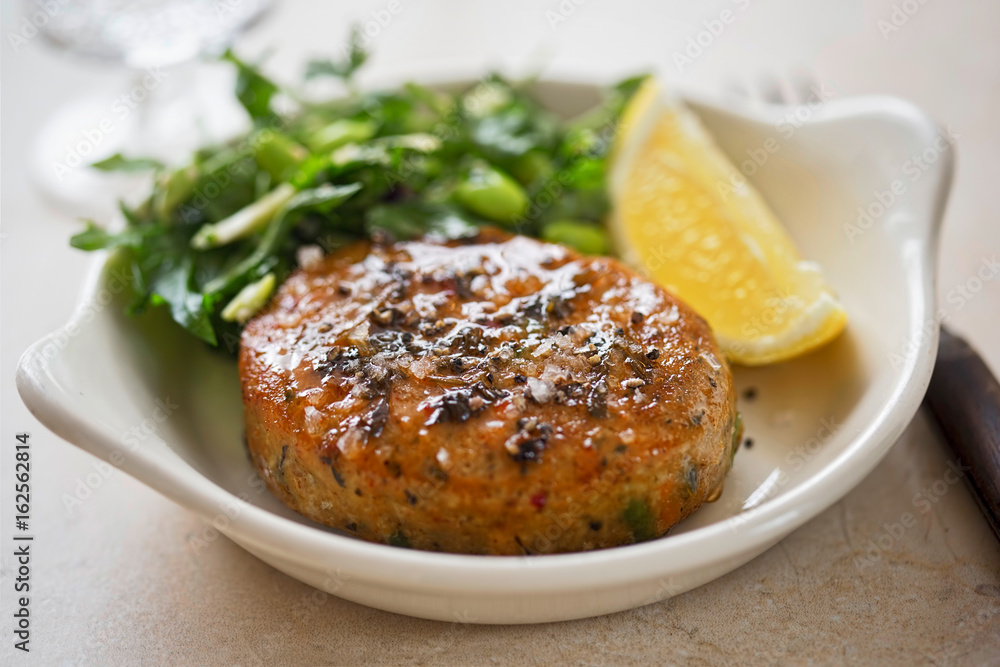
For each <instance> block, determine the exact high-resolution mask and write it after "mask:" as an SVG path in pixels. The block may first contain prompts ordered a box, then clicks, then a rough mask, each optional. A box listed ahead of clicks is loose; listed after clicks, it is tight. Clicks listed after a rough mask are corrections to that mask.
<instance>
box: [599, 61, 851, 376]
mask: <svg viewBox="0 0 1000 667" xmlns="http://www.w3.org/2000/svg"><path fill="white" fill-rule="evenodd" d="M619 138H620V140H619V142H618V144H617V145H616V146H615V150H614V153H613V154H612V167H611V181H610V184H611V195H612V199H613V201H614V211H613V214H612V220H611V228H612V234H613V236H614V239H615V244H616V247H617V250H618V251H619V254H620V255H621V257H622V258H623V259H624V260H625V261H626V262H627V263H629V264H631V265H632V266H633V267H634V268H636V269H638V270H639V271H641V272H643V273H645V274H646V275H647V276H649V277H650V278H651V279H652V280H654V281H656V282H658V283H660V284H661V285H663V286H665V287H667V288H668V289H670V290H671V291H673V292H674V293H675V294H677V295H678V296H679V297H681V298H682V299H684V300H685V301H686V302H687V303H689V304H690V305H691V306H692V307H693V308H694V309H695V310H697V311H698V313H700V314H701V315H702V316H703V317H705V319H706V320H708V323H709V325H711V327H712V329H713V331H714V332H715V335H716V338H717V339H718V341H719V344H720V346H721V347H722V349H723V352H724V353H725V354H726V356H727V357H728V358H729V359H730V360H731V361H734V362H736V363H740V364H745V365H761V364H769V363H774V362H777V361H783V360H785V359H789V358H791V357H794V356H797V355H799V354H802V353H804V352H807V351H809V350H812V349H814V348H816V347H819V346H821V345H823V344H825V343H827V342H829V341H830V340H832V339H833V338H835V337H836V336H837V335H838V334H839V333H840V332H841V331H842V330H843V329H844V327H845V325H846V324H847V315H846V313H845V312H844V309H843V307H842V306H841V305H840V303H839V302H838V301H837V298H836V296H835V295H834V293H833V291H832V290H831V289H830V287H829V286H828V285H827V284H826V281H825V279H824V278H823V275H822V273H821V272H820V270H819V267H818V266H816V265H815V264H814V263H812V262H807V261H804V260H803V259H802V258H801V257H800V255H799V253H798V250H797V249H796V247H795V244H794V243H793V242H792V239H791V238H790V237H789V236H788V234H787V233H786V232H785V230H784V228H783V227H782V225H781V223H780V222H778V220H777V218H776V217H775V215H774V213H773V212H771V210H770V208H769V207H768V206H767V204H766V203H765V202H764V200H763V198H761V196H760V195H759V194H758V193H757V191H756V190H754V189H753V188H752V187H751V186H750V185H749V183H746V182H745V181H742V182H741V183H740V184H739V185H738V186H736V187H735V190H734V186H733V183H732V181H731V179H730V174H732V173H733V172H734V171H735V169H734V167H733V166H732V165H731V163H730V162H729V160H728V159H727V158H726V156H725V155H724V154H723V153H722V152H721V151H720V150H719V148H718V147H717V146H716V145H715V143H714V141H713V140H712V138H711V136H710V135H709V134H708V131H707V130H706V129H705V128H704V127H703V126H702V124H701V122H700V121H699V120H698V118H697V117H696V116H695V115H694V114H693V113H692V112H691V111H689V110H688V109H687V108H686V107H684V106H683V104H682V103H681V102H679V101H673V100H669V99H667V98H666V97H664V95H663V94H662V93H661V91H660V90H659V88H658V86H657V85H656V82H655V81H653V80H652V79H650V80H648V81H647V82H646V83H645V84H643V86H642V88H640V90H639V91H638V92H637V93H636V95H635V97H633V99H632V100H631V102H630V103H629V106H628V107H627V108H626V110H625V112H624V114H623V116H622V132H621V133H620V135H619Z"/></svg>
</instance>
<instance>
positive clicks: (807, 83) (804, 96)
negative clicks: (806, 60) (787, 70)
mask: <svg viewBox="0 0 1000 667" xmlns="http://www.w3.org/2000/svg"><path fill="white" fill-rule="evenodd" d="M791 84H792V89H793V90H794V91H795V95H796V98H797V100H798V103H799V104H813V103H815V102H818V101H819V95H818V94H817V92H816V90H817V83H816V76H815V75H814V74H813V73H812V72H810V71H808V70H800V71H798V72H795V73H794V74H792V77H791Z"/></svg>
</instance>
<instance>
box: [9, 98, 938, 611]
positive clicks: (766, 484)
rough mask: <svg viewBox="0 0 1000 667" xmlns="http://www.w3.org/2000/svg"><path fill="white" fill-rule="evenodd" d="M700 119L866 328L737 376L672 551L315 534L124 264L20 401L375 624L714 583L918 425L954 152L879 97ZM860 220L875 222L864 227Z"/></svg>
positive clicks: (36, 349) (611, 603)
mask: <svg viewBox="0 0 1000 667" xmlns="http://www.w3.org/2000/svg"><path fill="white" fill-rule="evenodd" d="M438 83H441V82H438ZM453 83H455V82H454V81H453ZM597 91H598V87H596V86H594V85H591V84H580V83H569V82H566V81H562V82H560V81H543V82H541V83H539V84H538V92H539V94H540V95H541V96H542V97H543V98H544V99H545V100H546V101H547V102H548V103H551V105H552V106H553V107H554V108H556V109H557V110H559V111H561V112H565V113H570V112H573V111H579V110H582V109H584V108H586V107H587V106H588V105H589V104H591V103H593V102H594V101H595V100H596V97H597ZM688 101H689V102H690V103H691V105H692V107H693V108H694V109H695V110H696V111H697V113H698V114H699V115H700V116H701V117H702V119H703V120H704V121H705V123H706V124H707V125H708V127H709V129H711V130H712V131H713V132H714V133H715V136H716V137H717V140H718V142H719V144H720V145H721V146H722V148H723V149H724V150H725V151H726V152H727V153H728V154H729V155H730V156H731V157H732V158H733V160H734V162H736V163H737V165H740V164H743V165H744V167H745V168H744V171H745V172H747V173H748V174H749V175H750V176H751V178H750V180H751V181H752V182H753V183H755V184H756V185H757V187H759V188H760V190H761V191H762V192H763V194H764V196H765V197H766V198H767V199H768V200H769V202H770V203H771V204H772V206H773V207H774V209H775V210H776V212H777V213H778V215H779V217H780V218H781V219H782V220H783V221H784V222H785V224H786V225H787V226H788V228H789V230H790V231H791V233H792V235H793V236H794V237H795V239H796V241H797V242H798V244H799V246H800V248H801V249H802V251H803V253H804V255H805V256H806V257H808V258H810V259H813V260H815V261H817V262H819V263H820V264H821V265H822V267H823V270H824V272H825V274H826V276H827V278H828V279H829V281H830V283H831V284H832V285H833V286H834V288H835V289H836V290H837V291H838V293H839V294H840V297H841V299H842V301H843V303H844V305H845V306H846V308H847V311H848V313H849V315H850V325H849V328H848V331H847V332H846V333H845V334H844V335H843V336H842V337H841V338H840V339H838V340H837V341H836V342H834V343H833V344H831V345H829V346H827V347H826V348H824V349H822V350H820V351H818V352H815V353H813V354H810V355H808V356H806V357H803V358H800V359H797V360H794V361H792V362H788V363H784V364H779V365H776V366H770V367H764V368H758V369H743V368H738V369H736V370H735V376H736V380H737V384H738V386H739V387H740V389H741V391H743V390H746V389H748V388H751V387H752V388H754V389H755V390H756V398H755V399H753V400H749V399H746V398H743V399H741V401H740V409H741V411H742V412H743V414H744V420H745V424H746V435H747V436H748V437H750V438H752V439H753V442H754V444H753V446H752V448H747V447H744V448H742V449H741V450H740V451H739V452H738V453H737V455H736V464H735V468H734V470H733V472H732V473H731V474H730V476H729V478H728V481H727V482H726V489H725V492H724V493H723V495H722V498H721V499H720V500H719V501H718V502H716V503H713V504H711V505H707V506H705V507H703V508H702V509H701V510H699V511H698V512H697V513H695V515H694V516H692V517H691V518H690V519H688V520H687V521H685V522H684V523H682V524H681V525H679V526H678V527H677V528H676V529H675V530H674V531H673V532H672V533H671V534H670V535H669V536H667V537H665V538H662V539H658V540H654V541H651V542H646V543H642V544H637V545H633V546H628V547H621V548H616V549H607V550H603V551H592V552H587V553H575V554H565V555H552V556H529V557H489V556H467V555H455V554H444V553H431V552H426V551H414V550H410V549H403V548H397V547H391V546H383V545H379V544H371V543H368V542H364V541H361V540H357V539H354V538H352V537H349V536H346V535H343V534H340V533H337V532H336V531H333V530H329V529H326V528H324V527H322V526H319V525H317V524H314V523H311V522H310V521H308V520H307V519H304V518H302V517H300V516H298V515H296V514H295V513H293V512H291V511H290V510H288V509H286V508H285V507H284V506H283V505H281V504H280V503H279V502H278V501H277V500H275V499H274V498H273V497H271V495H270V494H269V493H268V492H267V491H266V490H265V489H264V487H263V484H262V483H261V482H260V480H258V479H257V477H256V475H255V473H254V471H253V468H252V467H251V465H250V462H249V460H248V458H247V456H246V453H245V450H244V445H243V442H242V416H241V410H242V406H241V404H240V390H239V383H238V378H237V373H236V368H235V364H234V363H232V361H230V360H229V359H227V358H226V357H225V355H223V354H219V353H215V352H211V351H209V350H208V349H207V348H205V347H204V346H202V345H201V344H200V343H198V342H197V341H195V340H194V339H193V338H192V337H190V336H189V335H188V334H186V333H184V332H182V331H180V330H179V328H177V327H175V326H173V325H172V324H170V323H169V321H168V319H167V318H166V317H165V316H164V315H163V314H162V313H156V314H152V315H147V316H144V317H142V318H139V319H131V318H128V317H126V316H125V315H124V314H123V312H122V302H123V299H124V296H123V293H124V291H125V290H124V289H123V288H124V284H125V282H127V281H128V280H129V278H128V277H127V275H125V274H121V273H120V271H119V269H118V266H119V264H118V262H117V260H116V258H115V257H114V256H108V255H104V256H102V257H100V259H98V260H97V264H96V265H95V266H94V269H93V270H92V272H91V273H90V276H89V277H88V278H87V281H86V287H85V289H84V293H83V297H82V301H81V304H80V306H79V307H78V309H77V311H76V314H75V315H74V316H73V319H72V321H71V322H70V323H69V324H68V325H66V326H65V327H63V328H62V329H61V330H59V331H57V332H55V333H53V334H51V335H49V336H47V337H45V338H44V339H42V340H40V341H39V342H37V343H36V344H35V345H33V346H32V347H31V348H30V349H29V350H28V351H27V352H26V353H25V354H24V356H23V358H22V359H21V362H20V366H19V368H18V375H17V386H18V390H19V391H20V393H21V396H22V398H23V399H24V402H25V403H26V404H27V406H28V408H29V409H30V410H31V412H32V413H34V414H35V416H37V417H38V419H39V420H40V421H41V422H42V423H43V424H45V425H46V426H47V427H49V428H50V429H51V430H52V431H53V432H54V433H56V434H57V435H59V436H60V437H62V438H65V439H66V440H68V441H70V442H72V443H74V444H76V445H78V446H80V447H82V448H83V449H85V450H86V451H88V452H90V453H92V454H93V455H95V456H97V457H99V458H101V459H104V460H107V461H110V462H111V463H112V464H114V465H116V466H118V467H120V468H121V469H122V470H124V471H126V472H127V473H128V474H130V475H132V476H134V477H135V478H137V479H139V480H142V481H143V482H145V483H146V484H148V485H149V486H151V487H152V488H154V489H156V490H157V491H159V492H160V493H162V494H164V495H165V496H167V497H169V498H172V499H174V500H175V501H176V502H178V503H179V504H181V505H183V506H184V507H187V508H189V509H190V510H191V511H193V512H196V513H197V514H198V515H200V516H201V517H203V518H204V519H205V521H207V522H210V523H212V524H213V525H214V526H215V527H216V528H217V529H218V530H219V531H221V532H222V533H224V534H225V535H227V536H228V537H229V538H231V539H232V540H234V541H235V542H237V543H239V544H240V545H242V546H243V547H245V548H246V549H247V550H249V551H250V552H251V553H253V554H255V555H257V556H258V557H259V558H261V559H262V560H264V561H266V562H268V563H270V564H272V565H273V566H274V567H276V568H278V569H279V570H281V571H283V572H286V573H288V574H289V575H291V576H293V577H295V578H297V579H300V580H301V581H304V582H306V583H308V584H311V585H313V586H315V587H317V588H320V589H322V590H324V591H327V592H329V593H332V594H335V595H338V596H340V597H343V598H346V599H348V600H353V601H355V602H360V603H362V604H366V605H370V606H373V607H377V608H380V609H385V610H389V611H394V612H398V613H402V614H409V615H412V616H420V617H424V618H431V619H440V620H446V621H460V622H474V623H533V622H541V621H559V620H567V619H573V618H581V617H586V616H595V615H598V614H606V613H609V612H614V611H618V610H622V609H628V608H631V607H637V606H640V605H644V604H648V603H651V602H654V601H657V600H661V599H663V598H666V597H669V596H671V595H676V594H678V593H681V592H683V591H686V590H689V589H691V588H694V587H696V586H699V585H701V584H704V583H706V582H708V581H711V580H712V579H715V578H716V577H719V576H721V575H723V574H725V573H727V572H729V571H731V570H733V569H735V568H737V567H739V566H740V565H742V564H744V563H746V562H747V561H749V560H750V559H752V558H753V557H755V556H756V555H758V554H760V553H761V552H763V551H764V550H766V549H767V548H768V547H770V546H772V545H773V544H775V543H776V542H778V541H779V540H780V539H781V538H783V537H784V536H785V535H787V534H788V533H790V532H791V531H792V530H794V529H795V528H797V527H798V526H800V525H802V524H803V523H805V522H806V521H808V520H809V519H810V518H812V517H814V516H816V515H817V514H818V513H819V512H821V511H823V510H824V509H826V508H827V507H829V506H830V505H831V504H833V503H834V502H836V501H837V500H838V499H839V498H841V497H842V496H844V494H846V493H847V492H848V491H850V490H851V489H852V488H853V487H854V486H855V485H856V484H857V483H858V482H859V481H861V479H863V478H864V477H865V475H867V474H868V473H869V472H870V471H871V470H872V469H873V468H874V467H875V465H876V464H877V463H878V462H879V460H880V459H881V458H882V457H883V456H884V455H885V453H886V452H887V451H888V450H889V448H890V446H891V445H892V444H893V442H894V441H895V440H896V438H897V437H898V436H899V434H900V433H901V432H902V430H903V429H904V428H905V426H906V425H907V423H908V422H909V421H910V419H911V417H912V416H913V414H914V412H915V411H916V409H917V407H918V405H919V404H920V401H921V399H922V397H923V395H924V391H925V389H926V387H927V383H928V381H929V379H930V373H931V369H932V367H933V363H934V356H935V350H936V346H937V319H936V318H935V290H934V273H935V271H934V256H935V246H936V237H937V229H938V224H939V222H940V220H941V216H942V212H943V208H944V205H945V201H946V198H947V192H948V188H949V185H950V181H951V165H952V155H951V154H952V149H951V147H950V145H949V144H948V143H947V142H944V143H942V141H941V140H939V139H938V137H940V136H943V135H941V134H940V133H939V130H938V129H937V128H936V127H935V125H934V124H933V123H932V122H931V121H930V120H929V119H928V118H927V117H926V116H925V115H924V114H923V113H921V112H920V111H919V110H917V109H916V108H914V107H913V106H911V105H909V104H907V103H905V102H902V101H899V100H895V99H890V98H885V97H869V98H858V99H849V100H833V101H829V102H827V103H825V104H823V105H822V106H820V107H817V108H813V109H809V108H799V109H796V108H793V107H787V108H779V107H768V108H759V109H754V110H748V109H736V108H727V107H723V106H720V105H718V104H717V103H714V102H710V101H705V100H695V99H689V100H688ZM894 184H895V185H894ZM894 188H895V190H894ZM890 199H891V200H892V201H890ZM859 208H860V209H861V210H863V211H865V215H866V216H868V217H864V216H861V218H860V221H859V215H860V214H859Z"/></svg>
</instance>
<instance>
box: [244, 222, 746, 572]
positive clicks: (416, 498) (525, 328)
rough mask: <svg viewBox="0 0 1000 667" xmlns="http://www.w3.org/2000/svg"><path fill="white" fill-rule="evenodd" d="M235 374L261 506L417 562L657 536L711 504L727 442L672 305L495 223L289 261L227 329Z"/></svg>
mask: <svg viewBox="0 0 1000 667" xmlns="http://www.w3.org/2000/svg"><path fill="white" fill-rule="evenodd" d="M240 377H241V381H242V384H243V399H244V403H245V406H246V429H247V440H248V444H249V448H250V452H251V455H252V458H253V461H254V464H255V465H256V467H257V469H258V471H259V472H260V474H261V475H262V477H263V478H264V480H265V481H266V483H267V485H268V487H269V488H270V489H271V491H272V492H273V493H274V494H275V495H276V496H278V497H279V498H280V499H281V500H282V501H283V502H285V503H286V504H287V505H288V506H290V507H292V508H293V509H295V510H297V511H299V512H301V513H302V514H304V515H306V516H307V517H310V518H312V519H314V520H315V521H318V522H320V523H323V524H326V525H329V526H332V527H335V528H339V529H342V530H346V531H348V532H350V533H352V534H355V535H357V536H359V537H361V538H364V539H367V540H372V541H376V542H385V543H389V544H394V545H398V546H408V547H413V548H419V549H430V550H439V551H453V552H463V553H480V554H523V553H549V552H565V551H577V550H585V549H595V548H602V547H611V546H617V545H622V544H629V543H632V542H636V541H641V540H646V539H651V538H654V537H658V536H660V535H663V534H664V533H666V531H667V530H668V529H669V528H670V527H671V526H673V525H674V524H675V523H677V522H678V521H680V520H681V519H683V518H684V517H685V516H687V515H688V514H690V513H691V512H692V511H694V510H695V509H696V508H697V507H698V506H699V505H700V504H701V503H702V502H704V501H705V500H706V499H707V498H708V497H709V496H710V495H712V494H713V492H716V491H717V490H718V488H719V487H720V485H721V484H722V480H723V478H724V476H725V474H726V472H727V471H728V470H729V467H730V465H731V463H732V455H733V452H734V447H735V445H737V444H738V443H739V442H740V437H741V432H742V429H741V427H740V424H739V418H738V415H737V413H736V408H735V401H736V393H735V389H734V386H733V381H732V377H731V375H730V373H729V369H728V367H727V366H726V363H725V361H724V360H723V358H722V356H721V354H720V352H719V349H718V346H717V345H716V342H715V340H714V338H713V337H712V334H711V332H710V330H709V328H708V326H707V324H706V323H705V322H704V320H703V319H702V318H700V317H699V316H698V315H697V314H695V313H694V311H692V310H691V309H690V308H689V307H688V306H686V305H685V304H684V303H682V302H681V301H680V300H679V299H677V298H676V297H674V296H673V295H671V294H670V293H669V292H667V291H666V290H664V289H662V288H660V287H658V286H656V285H654V284H652V283H650V282H648V281H647V280H645V279H643V278H641V277H640V276H638V275H637V274H635V273H634V272H632V271H630V270H629V269H626V268H624V267H623V266H622V265H621V264H619V263H618V262H616V261H615V260H613V259H610V258H607V257H581V256H580V255H578V254H576V253H575V252H574V251H572V250H570V249H568V248H566V247H564V246H560V245H555V244H550V243H542V242H539V241H536V240H533V239H530V238H527V237H523V236H511V235H509V234H506V233H504V232H500V231H498V230H495V229H490V228H486V229H483V230H482V231H481V232H479V234H478V235H477V236H475V237H472V238H466V239H461V240H452V241H447V242H445V241H434V240H428V239H423V240H414V241H406V242H398V243H392V242H389V241H388V240H384V239H383V240H381V241H379V240H376V241H362V242H358V243H355V244H353V245H350V246H348V247H346V248H343V249H341V250H339V251H337V252H336V253H334V254H332V255H330V256H328V257H326V258H325V259H323V260H322V261H320V262H317V263H315V264H314V265H311V266H310V267H309V268H308V269H300V270H299V271H297V272H296V273H294V274H293V275H292V276H291V277H290V278H289V279H288V280H287V282H286V283H285V284H284V285H282V287H281V288H280V289H279V290H278V292H277V293H276V295H275V296H274V298H273V299H272V301H271V303H270V305H269V306H268V307H267V308H266V309H265V310H264V311H263V312H262V313H261V314H260V315H258V316H257V317H256V318H255V319H253V320H252V321H251V322H250V323H249V324H248V325H247V327H246V329H245V331H244V332H243V337H242V342H241V349H240Z"/></svg>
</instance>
